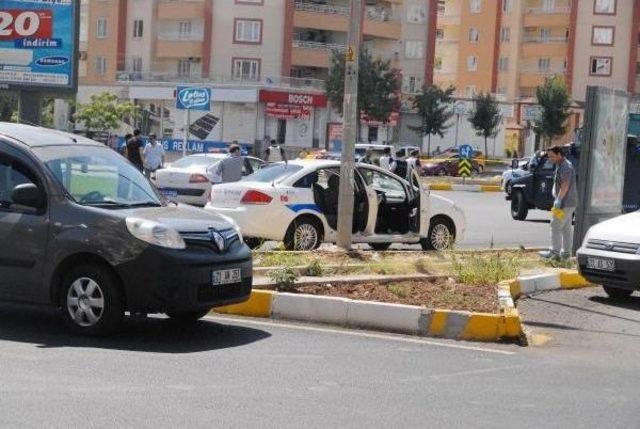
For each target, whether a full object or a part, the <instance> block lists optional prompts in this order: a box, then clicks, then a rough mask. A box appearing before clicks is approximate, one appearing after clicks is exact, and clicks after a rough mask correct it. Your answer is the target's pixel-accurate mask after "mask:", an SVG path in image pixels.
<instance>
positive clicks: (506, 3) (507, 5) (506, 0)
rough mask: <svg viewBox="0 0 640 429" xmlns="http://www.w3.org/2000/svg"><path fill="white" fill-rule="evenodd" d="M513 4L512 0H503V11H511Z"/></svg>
mask: <svg viewBox="0 0 640 429" xmlns="http://www.w3.org/2000/svg"><path fill="white" fill-rule="evenodd" d="M512 6H513V5H512V4H511V0H502V11H503V12H504V13H509V12H511V7H512Z"/></svg>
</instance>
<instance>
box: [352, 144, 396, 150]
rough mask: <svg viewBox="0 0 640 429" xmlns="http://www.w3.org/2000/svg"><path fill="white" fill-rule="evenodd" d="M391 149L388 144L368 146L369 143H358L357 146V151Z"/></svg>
mask: <svg viewBox="0 0 640 429" xmlns="http://www.w3.org/2000/svg"><path fill="white" fill-rule="evenodd" d="M388 147H391V145H388V144H368V143H358V144H356V148H357V149H385V148H388Z"/></svg>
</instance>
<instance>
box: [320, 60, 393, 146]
mask: <svg viewBox="0 0 640 429" xmlns="http://www.w3.org/2000/svg"><path fill="white" fill-rule="evenodd" d="M344 74H345V55H344V53H341V52H339V51H334V52H333V55H332V57H331V68H330V71H329V77H328V79H327V81H326V90H327V97H328V98H329V101H330V102H331V105H332V106H333V107H334V108H335V109H337V110H338V112H339V113H340V114H341V115H342V108H343V103H344ZM399 90H400V72H399V71H398V70H397V69H394V68H392V67H391V61H384V60H381V59H379V58H376V59H374V58H372V57H371V55H370V54H369V52H368V51H367V50H366V49H363V50H362V51H361V52H360V68H359V74H358V112H360V113H364V114H365V115H366V116H367V117H368V118H370V119H372V120H374V121H380V122H383V123H385V122H388V121H389V116H390V115H391V112H393V111H395V110H397V109H398V107H399V103H400V102H399V99H398V92H399ZM359 123H360V117H358V124H359ZM358 135H360V126H358Z"/></svg>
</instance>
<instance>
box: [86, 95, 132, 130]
mask: <svg viewBox="0 0 640 429" xmlns="http://www.w3.org/2000/svg"><path fill="white" fill-rule="evenodd" d="M139 114H140V110H139V108H138V106H136V105H135V104H133V103H132V102H130V101H125V102H121V103H120V102H118V97H117V96H116V95H115V94H112V93H110V92H103V93H102V94H93V95H92V96H91V102H90V103H89V104H80V105H79V106H78V110H77V112H76V114H75V115H74V118H75V120H76V121H77V122H81V123H84V126H85V128H86V129H87V131H102V132H106V131H109V130H113V129H116V128H118V127H120V124H121V123H122V122H123V121H126V122H129V123H133V121H135V120H136V119H137V117H138V116H139Z"/></svg>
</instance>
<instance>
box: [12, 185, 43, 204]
mask: <svg viewBox="0 0 640 429" xmlns="http://www.w3.org/2000/svg"><path fill="white" fill-rule="evenodd" d="M43 197H44V195H43V193H42V191H41V190H40V188H38V187H37V186H36V185H35V184H33V183H23V184H22V185H18V186H16V187H15V188H13V191H12V192H11V199H12V200H13V203H14V204H18V205H21V206H25V207H31V208H34V209H38V208H40V207H41V206H42V199H43Z"/></svg>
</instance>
